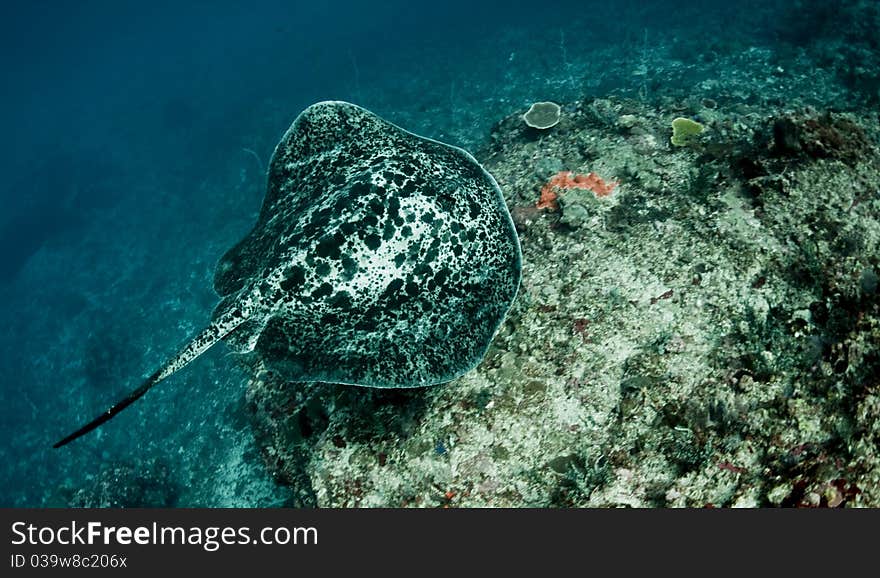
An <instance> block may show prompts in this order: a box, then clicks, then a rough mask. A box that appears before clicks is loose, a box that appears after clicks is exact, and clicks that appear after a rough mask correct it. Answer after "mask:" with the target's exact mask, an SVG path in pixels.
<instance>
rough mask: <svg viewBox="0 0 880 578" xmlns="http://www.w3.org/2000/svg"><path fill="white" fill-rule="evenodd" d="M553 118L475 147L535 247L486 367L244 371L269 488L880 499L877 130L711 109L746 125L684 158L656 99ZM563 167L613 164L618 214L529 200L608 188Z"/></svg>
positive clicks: (381, 498) (538, 496) (690, 499)
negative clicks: (327, 380) (394, 375)
mask: <svg viewBox="0 0 880 578" xmlns="http://www.w3.org/2000/svg"><path fill="white" fill-rule="evenodd" d="M565 108H566V110H567V111H568V113H567V121H566V126H565V127H564V130H561V131H558V132H556V133H554V134H552V135H547V136H544V137H542V138H541V140H540V141H539V142H535V141H534V140H532V139H530V138H528V137H527V135H524V134H523V133H522V132H521V131H519V130H517V129H515V128H513V127H514V125H513V124H511V123H513V122H514V121H515V117H511V118H508V119H505V120H503V121H501V122H500V123H499V125H498V127H497V128H496V129H495V131H494V133H493V134H494V135H495V136H494V138H493V141H492V143H491V144H490V145H489V146H488V147H487V148H486V149H485V150H483V151H482V152H481V153H480V154H479V157H478V158H480V159H481V160H482V161H483V162H484V164H485V166H486V167H487V168H488V169H489V170H490V171H491V172H492V173H493V175H495V177H496V178H497V179H498V181H499V183H500V184H501V186H502V189H503V190H504V191H505V194H506V197H507V201H508V203H509V205H511V207H512V214H513V215H514V219H515V222H516V224H517V228H518V232H519V234H520V238H521V242H522V247H523V258H524V264H523V269H524V279H523V285H522V288H521V293H520V296H519V298H518V300H517V303H516V305H515V306H514V309H513V311H512V312H511V315H510V316H509V318H508V320H507V321H506V322H505V324H504V325H503V326H502V328H501V330H500V332H499V333H498V335H497V336H496V338H495V340H494V343H493V345H492V347H491V348H490V351H489V353H488V354H487V357H486V359H485V360H484V362H483V363H482V364H481V365H480V366H479V367H478V368H477V369H476V370H474V371H472V372H470V373H468V374H467V375H465V376H464V377H462V378H460V379H458V380H456V381H454V382H452V383H450V384H448V385H445V386H442V387H436V388H429V389H425V390H421V391H414V392H408V393H407V394H406V395H393V396H389V395H387V394H382V393H377V392H370V391H366V392H365V391H362V390H361V391H358V390H352V389H350V388H340V387H337V386H332V385H315V386H312V387H311V388H309V389H308V390H306V391H305V392H302V391H299V392H298V393H295V392H297V390H296V388H295V386H292V385H291V384H284V383H281V382H278V381H277V380H275V379H274V378H273V377H272V375H271V374H269V373H266V372H260V371H259V368H257V370H256V371H257V373H256V375H258V377H257V378H255V379H254V380H252V382H251V384H250V387H249V393H248V396H249V399H250V400H251V403H252V405H253V407H256V408H260V409H259V411H256V412H254V422H255V424H256V426H257V428H258V430H259V431H260V432H262V434H261V438H260V439H261V443H262V445H263V450H262V452H263V455H264V456H265V458H266V461H267V463H268V464H269V467H270V468H271V469H272V471H273V472H275V474H276V475H277V477H278V479H279V480H282V481H285V482H287V483H289V484H291V485H292V486H293V487H294V488H296V489H295V492H296V493H298V494H301V495H306V496H308V500H309V501H308V503H313V504H315V505H320V506H435V507H449V506H452V507H454V506H462V507H467V506H539V507H548V506H598V507H606V506H635V507H644V506H700V507H702V506H709V505H711V506H770V505H778V506H794V505H799V506H828V507H841V506H877V505H880V494H878V488H880V484H878V480H880V452H878V450H877V447H878V441H880V438H878V435H880V432H878V429H877V425H876V424H877V423H878V418H880V413H878V412H880V403H878V399H880V381H878V376H880V356H878V353H877V352H878V351H880V294H878V290H877V273H876V271H877V270H878V268H880V262H878V261H877V255H878V254H880V218H878V215H880V198H878V195H877V190H878V189H877V183H880V162H878V160H880V153H878V145H877V143H878V134H877V133H878V129H877V126H876V124H875V123H873V122H871V121H866V120H865V119H862V118H859V117H858V116H856V115H853V114H847V113H829V112H825V111H821V112H809V111H808V112H792V111H786V110H779V111H778V112H777V113H775V114H771V115H770V116H767V115H766V114H751V113H750V111H748V110H743V109H742V107H741V108H740V110H739V111H738V112H736V113H734V112H727V111H725V110H724V109H723V108H722V107H720V106H719V109H716V111H715V112H716V116H715V120H714V123H715V124H716V126H718V127H725V126H727V125H728V124H731V125H732V124H733V123H735V124H736V125H737V127H736V130H729V129H725V130H722V131H719V130H716V131H713V136H712V138H711V139H708V140H707V141H706V142H705V143H704V145H703V146H701V147H700V150H696V149H693V148H688V149H675V150H674V149H673V148H672V147H671V143H670V144H666V145H664V144H663V143H664V142H668V141H666V140H665V139H664V138H663V137H662V135H663V134H664V133H665V131H666V130H668V128H667V127H668V126H669V125H668V120H664V119H668V117H667V116H665V114H664V112H663V111H662V110H660V109H656V108H652V107H650V106H647V105H645V104H644V103H640V102H638V101H634V100H628V99H615V98H609V99H587V100H584V101H581V102H575V103H570V104H567V105H565ZM780 123H783V124H786V125H787V124H789V123H793V124H794V128H789V127H788V126H786V127H783V128H779V125H780ZM505 127H511V128H510V129H507V128H505ZM820 142H821V146H820V145H819V144H818V143H820ZM563 166H569V167H572V169H573V172H575V173H577V172H580V171H584V172H586V171H585V167H587V166H589V167H591V169H593V170H595V171H597V172H598V173H599V174H615V175H620V176H621V183H620V184H619V185H618V187H617V188H616V189H615V192H614V195H613V198H614V199H615V203H614V204H612V205H609V206H608V207H607V208H606V209H604V210H602V211H598V210H593V209H589V208H587V209H583V208H582V209H581V210H586V211H587V212H589V211H591V210H593V212H592V213H590V215H591V216H590V217H589V218H586V217H585V218H572V217H571V215H569V216H568V217H566V213H573V212H576V211H575V209H574V208H572V207H574V206H575V205H573V204H569V205H566V204H565V202H562V203H560V204H559V207H558V208H559V210H557V211H542V210H539V209H537V208H536V207H535V198H536V196H537V195H538V192H539V191H540V189H541V188H542V183H544V184H545V185H546V184H547V183H548V182H553V180H554V179H557V181H558V182H560V183H562V184H563V186H562V187H561V189H565V193H566V194H567V193H569V192H575V191H581V192H586V193H587V194H588V196H589V197H592V198H593V199H594V200H596V199H597V195H595V194H594V193H593V192H591V190H590V189H591V188H592V186H593V185H595V184H596V183H597V182H598V181H596V180H594V179H595V177H593V178H592V179H589V180H584V179H582V180H581V181H578V180H577V179H576V178H575V177H574V176H572V174H571V173H569V172H568V171H563V172H561V173H560V172H559V170H560V167H563ZM554 170H555V171H556V176H555V177H554V176H550V178H549V180H548V176H547V175H548V174H549V175H553V174H554ZM560 174H561V175H563V176H561V177H560V176H559V175H560ZM587 183H592V185H589V184H587ZM603 186H604V187H611V185H610V184H608V185H603ZM601 190H604V189H603V188H602V187H600V191H601ZM566 194H560V195H559V199H560V200H564V199H565V197H566ZM598 200H599V201H601V200H602V199H601V197H600V198H599V199H598ZM548 202H549V201H548ZM273 408H274V409H273ZM291 408H292V409H293V411H290V410H291ZM303 502H306V500H303Z"/></svg>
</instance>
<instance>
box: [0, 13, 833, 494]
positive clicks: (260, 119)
mask: <svg viewBox="0 0 880 578" xmlns="http://www.w3.org/2000/svg"><path fill="white" fill-rule="evenodd" d="M376 4H378V5H376ZM792 4H793V3H791V2H759V1H751V2H731V1H723V2H676V1H671V0H667V1H665V2H651V3H643V2H634V1H624V2H620V1H618V2H606V1H601V2H592V1H577V2H575V1H572V2H553V1H552V0H545V1H543V2H537V3H536V2H515V1H514V2H510V1H508V2H481V1H479V0H467V1H464V0H445V1H443V2H432V3H428V2H417V1H416V2H414V1H412V0H407V1H404V0H390V1H385V2H381V3H367V2H351V1H337V2H315V3H311V2H290V1H281V0H278V1H271V0H251V1H248V2H240V1H216V0H211V1H192V0H191V1H187V2H164V1H152V2H148V3H143V2H124V1H123V2H119V1H109V0H108V1H93V0H83V1H76V2H68V1H64V0H57V1H50V0H36V1H22V2H12V1H7V2H3V3H2V5H0V67H2V70H3V77H4V87H3V90H2V92H0V115H2V117H0V126H2V127H3V136H4V138H3V139H2V141H0V143H2V144H0V146H2V147H3V149H2V154H0V359H2V361H0V368H2V370H3V371H2V374H0V420H2V421H0V428H2V436H0V440H2V442H0V460H2V466H0V506H49V505H56V506H61V505H67V504H71V503H78V502H77V499H78V498H77V495H78V492H80V491H82V490H83V489H84V488H86V489H87V490H88V492H91V494H92V495H93V494H95V493H96V492H98V493H99V492H100V491H102V490H101V488H100V487H96V486H100V484H101V483H102V481H101V480H102V478H101V475H102V474H101V472H106V471H107V470H108V468H109V469H111V470H112V469H113V468H116V471H117V472H119V473H120V475H122V476H129V477H128V478H125V480H127V481H125V483H128V484H129V486H132V485H133V486H136V488H135V489H134V490H131V488H129V493H128V496H129V497H128V498H127V502H128V504H127V505H132V504H134V505H178V506H225V505H233V506H239V505H253V506H272V505H278V504H281V503H283V502H284V499H285V492H284V490H283V489H282V488H278V487H277V486H275V485H274V483H273V482H272V481H271V479H269V477H268V475H267V474H266V473H265V471H264V469H263V467H262V464H261V462H260V459H259V456H258V452H257V451H256V449H255V447H254V444H253V440H252V438H251V436H252V434H251V433H250V430H249V428H248V426H247V418H246V416H245V415H244V410H243V409H242V396H243V393H244V389H245V375H244V372H243V371H242V370H241V369H240V368H239V367H238V366H237V365H236V363H235V361H234V360H233V359H231V358H230V357H229V356H228V355H227V354H226V352H225V351H223V350H222V348H215V350H213V351H211V352H209V353H208V354H207V355H206V356H205V359H202V360H200V361H199V363H198V366H197V367H196V366H194V367H191V368H189V369H187V370H186V372H185V374H182V375H180V376H177V377H175V379H174V380H173V381H169V382H168V383H166V384H163V385H162V387H160V388H157V389H156V390H155V391H153V392H151V393H150V394H149V396H147V397H146V398H145V399H144V400H142V401H140V402H138V403H137V404H136V405H135V406H134V407H133V408H131V409H130V410H128V411H126V412H124V413H123V414H121V415H120V416H119V417H118V418H117V419H115V420H114V421H113V422H111V423H110V424H108V425H107V426H105V427H104V428H102V429H101V430H99V431H98V432H96V433H94V434H92V435H90V436H88V437H87V438H84V439H82V440H80V441H78V442H77V443H76V444H72V445H71V446H69V447H65V448H63V449H61V450H52V449H51V444H52V443H53V442H54V441H56V440H57V439H58V438H59V437H60V436H62V435H64V434H66V433H68V432H69V431H70V430H71V429H72V428H74V427H76V426H79V425H81V423H82V422H83V421H84V420H86V419H89V418H91V417H93V416H94V415H95V414H97V413H98V412H100V411H101V410H103V409H104V408H105V407H106V405H107V403H109V402H110V401H112V400H114V399H116V397H118V396H119V395H120V394H121V393H122V392H125V391H127V390H128V389H130V388H131V387H132V386H134V385H135V384H136V383H137V382H138V381H139V380H140V379H141V378H142V377H143V376H144V375H146V374H148V373H150V372H151V371H152V370H153V369H154V368H155V367H156V366H157V365H158V364H159V363H161V362H162V361H163V359H164V358H165V357H166V356H167V355H168V354H170V353H171V352H172V351H173V350H174V349H175V348H176V347H178V346H179V345H181V344H182V343H183V341H184V340H185V339H186V338H187V337H188V336H189V335H191V334H192V333H193V332H194V331H195V330H197V329H198V328H200V327H201V326H203V325H204V324H205V323H206V321H207V320H208V319H209V316H210V313H211V310H212V308H213V306H214V304H215V300H216V297H215V295H214V294H213V292H212V289H211V279H212V274H213V267H214V265H215V263H216V262H217V259H218V258H219V257H220V255H221V254H222V253H223V252H224V251H225V249H226V248H228V247H229V246H231V244H233V243H234V242H235V241H236V240H238V239H239V238H240V236H241V235H243V234H244V233H245V232H246V231H247V230H248V229H249V227H250V226H251V224H252V223H253V220H254V218H255V215H256V211H257V210H258V208H259V205H260V201H261V198H262V194H263V186H264V181H263V173H262V171H263V169H264V168H265V165H266V163H267V162H268V160H269V157H270V155H271V152H272V149H273V147H274V145H275V143H276V142H277V139H278V138H279V136H280V135H281V134H282V133H283V132H284V130H285V129H286V128H287V126H288V125H289V123H290V122H291V121H292V120H293V118H295V116H296V115H297V114H298V113H299V112H300V111H301V110H302V109H303V108H305V107H306V106H308V105H309V104H311V103H313V102H316V101H319V100H327V99H341V100H348V101H352V102H355V103H357V104H360V105H362V106H365V107H367V108H369V109H371V110H373V111H374V112H376V113H378V114H380V115H381V116H384V117H385V118H388V119H389V120H391V121H393V122H396V123H398V124H400V125H402V126H404V127H406V128H407V129H409V130H412V131H414V132H417V133H420V134H424V135H426V136H431V137H434V138H438V139H441V140H444V141H447V142H451V143H454V144H459V145H462V146H465V147H467V148H469V149H472V150H475V149H478V148H479V147H480V146H482V145H483V144H484V143H485V142H486V141H487V139H488V138H489V131H490V130H491V128H492V126H493V125H494V124H495V123H497V122H498V121H499V120H501V119H502V118H504V117H505V116H507V115H510V114H512V113H515V112H518V111H520V112H521V111H522V110H524V109H525V108H526V107H527V105H528V104H529V103H530V102H533V101H535V100H556V101H559V102H566V101H571V100H575V99H582V98H588V97H597V96H604V95H607V94H622V95H630V96H635V95H639V94H641V95H642V96H643V97H645V91H650V94H651V95H658V96H659V95H661V94H662V93H663V91H665V90H671V89H673V88H675V87H674V86H671V85H670V84H673V83H674V82H676V80H675V79H672V80H669V81H668V82H667V83H665V84H657V83H654V84H652V85H650V86H647V85H646V82H645V77H646V75H645V74H642V75H634V74H632V70H633V69H634V68H636V67H638V66H647V67H648V73H647V77H649V78H650V67H651V65H652V63H655V62H657V61H658V59H666V60H667V61H669V60H677V61H680V62H681V63H682V66H684V67H687V66H690V65H692V64H700V67H699V71H700V72H699V73H700V74H704V75H706V76H707V77H719V78H723V77H724V76H725V75H726V74H729V73H731V71H722V70H713V69H712V66H711V63H709V64H707V63H706V62H702V63H699V62H697V60H698V59H699V54H701V53H706V54H708V53H711V51H712V50H714V51H721V52H725V51H735V50H745V49H748V48H749V47H762V48H768V47H769V49H771V50H776V49H777V48H781V47H783V48H785V49H786V50H788V51H790V52H791V51H794V52H796V48H797V45H798V43H801V42H809V41H810V33H811V32H813V31H815V30H816V26H820V25H827V18H825V17H824V16H822V15H821V10H822V5H823V3H821V2H804V3H801V5H802V6H803V7H804V8H803V9H802V10H793V9H792V7H791V6H792ZM823 18H825V19H824V20H823ZM817 23H819V24H817ZM822 23H825V24H822ZM804 31H807V32H804ZM709 45H712V48H711V50H708V49H707V50H706V51H704V52H699V51H695V50H693V47H694V46H704V47H706V46H709ZM793 47H794V48H793ZM684 76H685V77H683V78H679V79H678V82H680V84H681V86H687V85H689V84H692V83H693V81H694V79H693V78H687V77H686V75H684ZM640 91H642V92H640ZM105 490H106V491H107V492H110V493H112V491H113V490H111V489H106V488H105ZM132 496H133V497H132ZM79 503H81V502H79ZM107 503H114V502H113V498H112V496H111V497H108V498H107Z"/></svg>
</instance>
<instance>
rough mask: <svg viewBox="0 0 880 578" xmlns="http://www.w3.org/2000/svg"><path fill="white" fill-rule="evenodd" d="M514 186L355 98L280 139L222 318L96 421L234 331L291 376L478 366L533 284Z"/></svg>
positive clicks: (343, 378)
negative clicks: (519, 296)
mask: <svg viewBox="0 0 880 578" xmlns="http://www.w3.org/2000/svg"><path fill="white" fill-rule="evenodd" d="M521 270H522V257H521V252H520V246H519V240H518V238H517V235H516V232H515V230H514V226H513V222H512V221H511V218H510V213H509V212H508V210H507V206H506V205H505V203H504V199H503V196H502V194H501V189H500V188H499V187H498V184H497V182H496V181H495V179H494V178H493V177H492V175H490V174H489V173H488V172H487V171H486V170H485V169H484V168H483V167H482V166H480V164H479V163H478V162H477V161H476V160H475V159H474V157H472V156H471V155H470V154H469V153H467V152H466V151H464V150H463V149H460V148H457V147H454V146H451V145H448V144H444V143H441V142H438V141H436V140H432V139H429V138H425V137H421V136H418V135H415V134H413V133H410V132H408V131H406V130H403V129H402V128H400V127H398V126H396V125H394V124H392V123H390V122H388V121H386V120H383V119H382V118H380V117H378V116H376V115H375V114H373V113H371V112H369V111H367V110H365V109H363V108H361V107H358V106H355V105H353V104H350V103H347V102H341V101H328V102H319V103H317V104H314V105H312V106H310V107H308V108H307V109H305V110H304V111H303V112H302V113H301V114H300V115H299V116H298V117H297V118H296V120H294V122H293V124H292V125H291V126H290V128H289V129H288V130H287V132H286V133H285V134H284V136H283V137H282V139H281V141H280V142H279V143H278V145H277V147H276V148H275V152H274V153H273V155H272V160H271V163H270V165H269V168H268V178H267V186H266V196H265V198H264V200H263V205H262V207H261V209H260V214H259V216H258V218H257V223H256V225H255V226H254V227H253V229H252V230H251V232H250V233H249V234H248V235H246V236H245V237H244V239H242V240H241V241H240V242H239V243H238V244H237V245H235V246H234V247H232V248H231V249H230V250H229V251H228V252H226V254H225V255H223V257H222V258H221V259H220V262H219V263H218V265H217V268H216V271H215V274H214V289H215V291H216V292H217V293H218V295H219V296H220V301H219V303H218V305H217V306H216V308H215V309H214V312H213V315H212V319H211V322H210V324H209V325H208V326H207V328H205V329H204V330H203V331H201V332H200V333H198V334H197V335H196V336H195V337H193V338H192V339H191V340H190V341H189V342H187V344H186V345H185V346H184V347H183V348H182V349H180V351H178V353H177V354H176V355H174V356H173V357H171V358H170V359H168V360H167V361H166V362H165V364H164V365H162V366H161V367H160V368H159V369H158V370H157V371H156V372H155V373H153V374H152V375H150V376H149V377H148V378H147V379H146V381H144V382H143V383H142V384H141V385H140V387H138V388H137V389H135V390H133V391H132V392H131V393H129V394H128V395H127V396H126V397H124V398H123V399H121V400H119V401H118V402H117V403H115V404H114V405H112V406H111V407H110V408H109V409H108V410H107V411H105V412H104V413H102V414H101V415H100V416H98V417H97V418H95V419H94V420H92V421H91V422H89V423H88V424H86V425H85V426H83V427H82V428H80V429H79V430H77V431H75V432H73V433H72V434H70V435H69V436H67V437H65V438H64V439H62V440H60V441H59V442H58V443H56V444H55V445H54V447H56V448H57V447H61V446H63V445H65V444H67V443H69V442H71V441H73V440H75V439H76V438H78V437H80V436H82V435H84V434H86V433H88V432H90V431H92V430H93V429H95V428H97V427H98V426H100V425H101V424H103V423H105V422H106V421H107V420H109V419H111V418H112V417H114V416H115V415H117V414H118V413H119V412H120V411H122V410H123V409H125V408H126V407H128V406H129V405H131V404H132V403H133V402H134V401H136V400H137V399H139V398H140V397H141V396H143V395H144V394H145V393H146V392H147V391H148V390H149V389H150V388H152V387H153V386H154V385H156V384H157V383H159V382H161V381H162V380H164V379H166V378H168V377H170V376H171V375H173V374H174V373H176V372H177V371H179V370H180V369H182V368H183V367H184V366H186V365H187V364H189V363H190V362H191V361H193V360H194V359H196V358H197V357H199V356H200V355H201V354H202V353H204V352H205V351H207V350H208V349H209V348H211V347H212V346H214V345H215V344H217V343H218V342H220V341H223V342H224V343H226V345H227V346H228V347H229V348H230V349H231V350H232V351H233V352H235V353H238V354H241V355H247V356H255V357H256V359H257V360H258V361H260V362H262V363H263V364H265V367H266V368H267V369H268V370H270V371H273V372H275V373H276V375H278V376H280V377H282V378H284V379H285V380H286V381H289V382H326V383H338V384H347V385H355V386H365V387H376V388H410V387H421V386H429V385H435V384H440V383H445V382H448V381H450V380H452V379H455V378H457V377H459V376H461V375H463V374H464V373H466V372H468V371H470V370H471V369H473V368H474V367H475V366H476V365H477V364H478V363H479V362H480V360H481V359H482V358H483V356H484V355H485V353H486V351H487V349H488V347H489V344H490V342H491V340H492V338H493V337H494V335H495V333H496V332H497V330H498V328H499V326H500V325H501V323H502V322H503V320H504V318H505V316H506V314H507V312H508V310H509V309H510V307H511V305H512V303H513V301H514V298H515V297H516V293H517V290H518V288H519V283H520V277H521Z"/></svg>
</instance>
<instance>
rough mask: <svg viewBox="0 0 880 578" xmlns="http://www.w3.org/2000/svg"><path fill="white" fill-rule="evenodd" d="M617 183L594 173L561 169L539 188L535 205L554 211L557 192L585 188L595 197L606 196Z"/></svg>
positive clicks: (556, 207) (556, 205)
mask: <svg viewBox="0 0 880 578" xmlns="http://www.w3.org/2000/svg"><path fill="white" fill-rule="evenodd" d="M617 185H618V183H617V181H607V182H606V181H604V180H603V179H602V178H601V177H600V176H599V175H597V174H596V173H592V172H591V173H587V174H585V175H582V174H580V173H573V172H571V171H561V172H558V173H556V174H555V175H553V176H552V177H551V178H550V180H549V181H547V183H546V184H545V185H544V186H543V187H542V188H541V197H540V198H539V199H538V202H537V204H536V205H535V206H536V207H537V208H539V209H549V210H551V211H555V210H557V209H558V208H559V203H558V198H559V192H561V191H564V190H568V189H587V190H590V191H593V194H594V195H596V197H607V196H608V195H610V194H611V192H612V191H613V190H614V187H616V186H617Z"/></svg>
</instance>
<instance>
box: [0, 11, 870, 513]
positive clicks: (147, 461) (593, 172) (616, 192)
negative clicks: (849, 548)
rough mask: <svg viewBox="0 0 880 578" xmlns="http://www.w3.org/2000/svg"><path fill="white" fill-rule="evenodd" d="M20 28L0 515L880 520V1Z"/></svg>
mask: <svg viewBox="0 0 880 578" xmlns="http://www.w3.org/2000/svg"><path fill="white" fill-rule="evenodd" d="M0 28H2V33H0V44H2V50H0V59H2V67H3V70H4V72H5V78H6V79H7V80H6V88H5V89H4V91H3V92H2V94H0V114H2V126H3V127H4V129H5V132H6V135H7V136H6V138H4V139H3V140H2V145H0V146H2V147H3V148H4V150H3V154H2V155H0V200H2V202H0V359H2V361H0V367H2V369H3V371H2V377H0V428H2V435H0V439H2V442H0V459H2V466H0V506H2V507H126V508H129V507H266V508H273V507H306V508H313V507H322V508H350V507H390V508H402V507H414V508H442V507H449V508H475V507H513V508H521V507H530V508H571V507H577V508H580V507H591V508H611V507H635V508H673V507H687V508H691V507H693V508H696V507H699V508H704V507H748V508H759V507H762V508H763V507H818V508H842V507H847V508H848V507H880V33H878V30H880V2H877V1H876V0H839V1H837V2H833V3H832V2H826V1H824V0H788V1H783V0H730V1H723V2H722V1H719V0H711V1H704V2H695V1H684V0H658V1H656V2H645V1H633V0H622V1H616V2H599V1H593V0H582V1H559V2H557V1H553V0H548V1H546V2H540V3H533V2H519V1H516V0H514V1H508V2H498V1H480V0H469V1H464V0H447V1H443V2H419V1H412V0H410V1H404V0H388V1H386V2H381V3H373V2H357V1H353V0H340V1H335V2H326V3H325V2H316V1H314V0H310V1H282V0H254V1H251V2H241V1H232V0H216V1H207V0H189V1H187V2H170V1H165V0H158V1H154V2H149V3H141V2H117V1H110V0H81V1H71V2H67V1H63V0H40V1H35V2H26V1H18V2H16V1H10V2H3V3H2V5H0Z"/></svg>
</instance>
